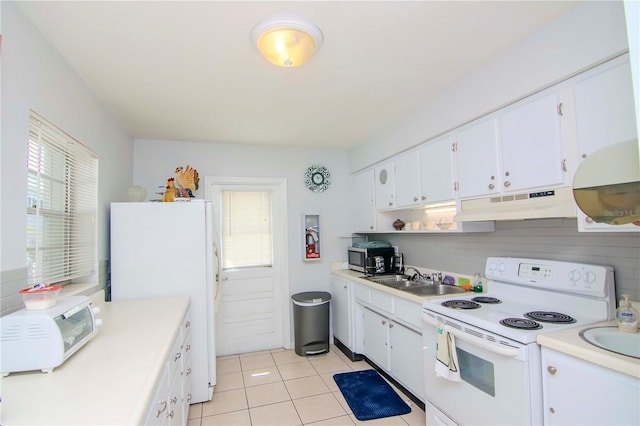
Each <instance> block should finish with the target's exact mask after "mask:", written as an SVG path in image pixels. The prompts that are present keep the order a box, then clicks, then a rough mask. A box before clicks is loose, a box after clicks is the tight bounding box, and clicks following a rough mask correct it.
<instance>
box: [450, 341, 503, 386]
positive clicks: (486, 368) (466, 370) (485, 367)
mask: <svg viewBox="0 0 640 426" xmlns="http://www.w3.org/2000/svg"><path fill="white" fill-rule="evenodd" d="M456 349H457V350H456V352H457V354H458V365H459V366H460V378H461V379H462V380H464V381H465V382H467V383H469V384H470V385H471V386H475V387H476V388H478V389H480V390H481V391H482V392H484V393H486V394H489V395H491V396H496V382H495V375H494V370H493V363H492V362H490V361H487V360H486V359H483V358H480V357H478V356H475V355H473V354H471V353H469V352H467V351H465V350H462V349H460V348H456Z"/></svg>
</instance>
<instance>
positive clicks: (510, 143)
mask: <svg viewBox="0 0 640 426" xmlns="http://www.w3.org/2000/svg"><path fill="white" fill-rule="evenodd" d="M559 105H560V101H559V99H558V95H557V93H551V94H546V95H544V96H543V97H538V98H536V99H533V100H531V101H530V100H528V99H527V100H525V101H523V102H519V103H518V104H516V106H515V108H512V109H509V110H507V111H505V112H504V114H501V116H500V117H499V120H500V140H501V146H502V190H503V191H505V192H508V191H521V190H523V189H531V188H544V187H548V186H554V185H561V184H562V183H563V181H564V172H563V156H562V141H561V138H560V106H559Z"/></svg>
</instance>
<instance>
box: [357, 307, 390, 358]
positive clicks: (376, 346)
mask: <svg viewBox="0 0 640 426" xmlns="http://www.w3.org/2000/svg"><path fill="white" fill-rule="evenodd" d="M363 311H364V321H363V327H362V328H363V333H364V354H365V355H366V356H367V357H368V358H369V359H371V360H372V361H373V362H375V363H376V365H378V367H380V368H382V369H384V370H387V371H389V344H388V340H389V339H388V330H389V320H388V319H387V318H385V317H383V316H381V315H378V314H377V313H375V312H373V311H371V310H369V309H367V308H364V309H363Z"/></svg>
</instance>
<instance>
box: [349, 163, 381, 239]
mask: <svg viewBox="0 0 640 426" xmlns="http://www.w3.org/2000/svg"><path fill="white" fill-rule="evenodd" d="M373 175H374V171H373V169H369V170H365V171H364V172H362V173H358V174H357V175H354V176H353V177H352V180H351V212H352V215H353V216H352V217H353V231H354V232H370V231H375V229H376V226H375V204H374V188H373V179H374V176H373Z"/></svg>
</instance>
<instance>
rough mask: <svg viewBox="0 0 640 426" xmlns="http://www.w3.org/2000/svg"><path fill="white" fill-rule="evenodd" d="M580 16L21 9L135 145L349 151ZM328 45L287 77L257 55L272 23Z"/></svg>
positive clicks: (234, 5) (560, 4)
mask: <svg viewBox="0 0 640 426" xmlns="http://www.w3.org/2000/svg"><path fill="white" fill-rule="evenodd" d="M576 4H577V3H575V2H569V1H557V2H553V1H532V2H522V1H509V2H507V1H498V2H487V1H469V2H463V1H406V2H405V1H387V2H382V1H315V2H312V1H284V2H271V1H255V2H249V1H194V2H190V1H139V2H129V1H111V2H94V1H71V2H56V1H43V2H21V3H20V7H21V8H22V10H23V11H24V12H25V13H26V15H27V16H28V17H29V18H30V19H31V20H32V21H33V23H34V24H35V25H36V27H38V28H39V29H40V30H41V31H42V33H43V34H44V35H45V36H46V37H47V38H48V39H49V40H50V41H51V43H52V44H53V45H54V46H55V47H56V48H57V49H58V50H59V51H60V52H61V54H62V55H63V56H64V57H65V58H66V59H67V60H68V62H69V64H70V65H71V67H73V68H74V69H75V70H76V72H77V73H78V74H79V75H80V76H81V77H82V79H84V81H85V82H86V83H87V85H88V86H89V87H90V88H91V89H92V90H93V91H94V92H95V93H96V94H97V96H98V97H99V98H100V99H101V100H102V101H103V102H104V103H105V104H106V105H107V106H108V107H109V108H110V109H111V110H112V111H113V112H114V114H115V115H116V116H117V117H118V119H119V120H120V121H121V122H122V123H123V125H124V126H125V127H126V128H127V129H128V131H129V132H130V133H131V135H132V136H134V137H136V138H148V139H168V140H184V141H201V142H219V143H244V144H267V145H282V146H300V147H316V148H333V149H348V148H350V147H351V146H353V145H355V144H357V143H359V142H361V141H363V140H365V139H366V138H367V137H369V136H370V135H372V134H375V133H376V132H377V131H379V130H380V129H382V128H384V127H386V126H387V125H389V124H390V123H393V122H394V121H395V120H397V119H399V118H401V117H403V116H404V115H406V114H408V113H409V112H411V111H412V110H413V109H414V108H415V107H416V106H418V105H420V104H421V103H424V102H425V101H427V100H428V99H429V98H431V97H433V96H434V95H436V94H437V93H438V92H440V91H442V90H443V89H445V88H446V87H448V86H450V85H451V84H452V83H454V82H455V81H457V80H459V79H461V78H462V77H464V76H465V75H466V74H468V73H469V72H470V71H472V70H474V69H475V68H477V67H479V66H481V65H483V64H484V63H486V62H488V61H489V60H491V59H492V58H493V57H495V56H496V55H497V54H499V53H500V52H501V51H503V50H505V49H507V48H509V47H510V46H511V45H513V44H514V43H516V42H518V41H519V40H521V39H523V38H524V37H526V36H527V35H529V34H530V33H532V32H535V31H537V30H539V29H540V28H541V27H543V26H544V25H546V24H548V23H550V22H551V21H552V20H554V19H556V18H557V17H558V16H560V15H562V14H565V13H566V12H567V11H569V10H570V9H571V8H573V7H574V6H575V5H576ZM280 15H297V16H300V17H304V18H306V19H309V20H311V21H313V22H314V23H315V24H316V25H318V27H320V29H321V30H322V32H323V34H324V45H323V46H322V48H321V49H320V50H319V51H318V52H317V54H316V55H315V56H314V57H313V58H312V59H311V60H310V61H309V62H307V63H306V64H304V65H303V66H301V67H297V68H280V67H276V66H274V65H271V64H270V63H268V62H267V61H266V60H265V59H263V58H262V57H261V56H260V55H259V54H258V52H257V51H256V50H255V49H254V47H253V46H252V45H251V41H250V33H251V29H252V28H253V26H254V25H256V24H257V23H258V22H260V21H261V20H263V19H264V18H267V17H270V16H280Z"/></svg>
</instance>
